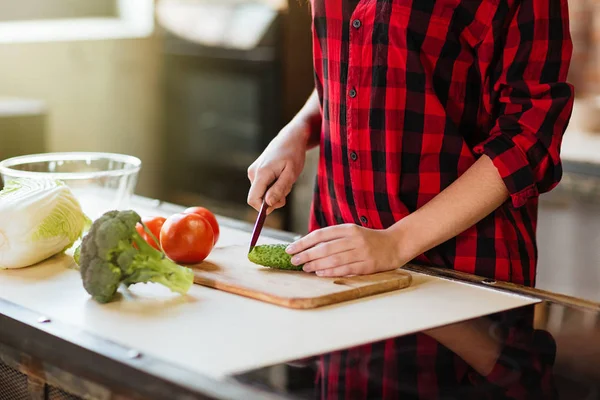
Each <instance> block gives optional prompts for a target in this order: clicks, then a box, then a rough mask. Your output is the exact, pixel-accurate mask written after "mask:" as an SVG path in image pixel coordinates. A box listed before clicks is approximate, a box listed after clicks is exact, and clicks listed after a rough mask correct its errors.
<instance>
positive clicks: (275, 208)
mask: <svg viewBox="0 0 600 400" xmlns="http://www.w3.org/2000/svg"><path fill="white" fill-rule="evenodd" d="M285 203H286V200H285V197H284V198H282V199H281V200H279V203H277V204H275V205H273V206H271V207H268V208H267V215H269V214H271V213H272V212H273V211H275V210H277V209H278V208H281V207H283V206H285Z"/></svg>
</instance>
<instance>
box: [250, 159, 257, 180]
mask: <svg viewBox="0 0 600 400" xmlns="http://www.w3.org/2000/svg"><path fill="white" fill-rule="evenodd" d="M255 176H256V162H253V163H252V165H250V167H248V179H249V180H250V183H252V182H254V177H255Z"/></svg>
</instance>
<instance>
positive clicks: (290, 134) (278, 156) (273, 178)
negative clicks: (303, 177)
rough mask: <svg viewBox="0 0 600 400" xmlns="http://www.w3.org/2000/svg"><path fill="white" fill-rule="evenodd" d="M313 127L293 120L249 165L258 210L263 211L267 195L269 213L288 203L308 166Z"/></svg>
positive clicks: (253, 202) (252, 195)
mask: <svg viewBox="0 0 600 400" xmlns="http://www.w3.org/2000/svg"><path fill="white" fill-rule="evenodd" d="M310 129H311V128H310V125H309V124H308V123H304V122H302V121H297V120H296V121H292V122H290V123H289V124H288V125H286V126H285V127H284V128H283V129H282V130H281V132H279V134H278V135H277V137H275V139H273V140H272V141H271V143H269V145H268V146H267V148H266V149H265V151H263V153H262V154H261V155H260V157H258V158H257V159H256V161H254V162H253V163H252V165H251V166H250V167H249V168H248V179H250V183H251V186H250V191H249V192H248V204H249V205H250V206H252V207H253V208H254V209H256V210H257V211H258V210H260V207H261V205H262V201H263V198H264V197H265V196H266V202H267V205H268V206H269V208H268V209H267V212H268V213H270V212H272V211H273V210H275V209H277V208H281V207H283V206H284V205H285V202H286V200H285V198H286V196H287V195H288V194H289V193H290V192H291V190H292V186H293V185H294V183H295V182H296V180H297V179H298V177H299V176H300V173H301V172H302V169H303V168H304V162H305V160H306V150H307V149H308V138H309V137H310ZM269 186H270V187H269ZM267 189H268V190H267Z"/></svg>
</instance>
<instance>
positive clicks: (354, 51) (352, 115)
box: [346, 11, 367, 226]
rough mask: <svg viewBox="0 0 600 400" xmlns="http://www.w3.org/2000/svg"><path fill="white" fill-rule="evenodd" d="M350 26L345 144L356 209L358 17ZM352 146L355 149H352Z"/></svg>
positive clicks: (359, 196)
mask: <svg viewBox="0 0 600 400" xmlns="http://www.w3.org/2000/svg"><path fill="white" fill-rule="evenodd" d="M359 12H360V11H359ZM351 25H352V28H353V29H351V31H350V36H349V43H348V47H349V55H348V56H349V59H348V79H347V81H346V84H347V85H348V86H347V87H348V89H347V90H348V92H347V95H348V104H347V113H348V114H347V119H348V121H347V122H348V124H347V145H348V156H349V158H350V160H351V163H352V165H350V166H349V168H350V181H351V184H352V194H353V197H354V204H355V206H356V208H357V210H358V211H359V212H360V210H364V199H363V197H362V193H361V191H360V188H361V186H362V182H361V178H362V177H361V175H362V173H361V170H360V160H359V157H358V150H360V141H359V140H360V138H359V137H358V136H357V132H358V131H357V129H358V128H359V123H358V121H357V118H358V112H357V110H358V103H357V99H356V98H357V96H358V91H357V88H356V85H357V83H358V82H360V77H359V76H356V75H357V74H358V73H359V71H360V70H359V69H357V68H355V67H354V64H356V63H360V60H361V56H362V55H361V54H360V49H361V47H360V46H354V45H353V44H354V43H357V42H361V38H360V36H361V35H362V31H361V30H360V28H361V26H362V22H361V20H360V19H359V18H355V19H353V20H352V22H351ZM353 148H354V149H355V150H353ZM359 215H360V214H359ZM360 221H361V223H362V224H363V226H364V225H366V224H367V219H366V217H365V216H361V217H360Z"/></svg>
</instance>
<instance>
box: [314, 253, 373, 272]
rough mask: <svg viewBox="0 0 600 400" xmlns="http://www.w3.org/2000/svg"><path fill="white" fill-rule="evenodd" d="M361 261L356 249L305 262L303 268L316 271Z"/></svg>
mask: <svg viewBox="0 0 600 400" xmlns="http://www.w3.org/2000/svg"><path fill="white" fill-rule="evenodd" d="M358 261H361V260H360V259H359V257H358V254H357V252H356V251H354V250H348V251H344V252H341V253H337V254H332V255H330V256H327V257H323V258H319V259H318V260H313V261H311V262H309V263H306V264H304V267H303V268H302V269H303V270H304V271H305V272H316V271H321V270H326V269H331V268H337V267H341V266H343V265H348V264H352V263H355V262H358Z"/></svg>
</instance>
